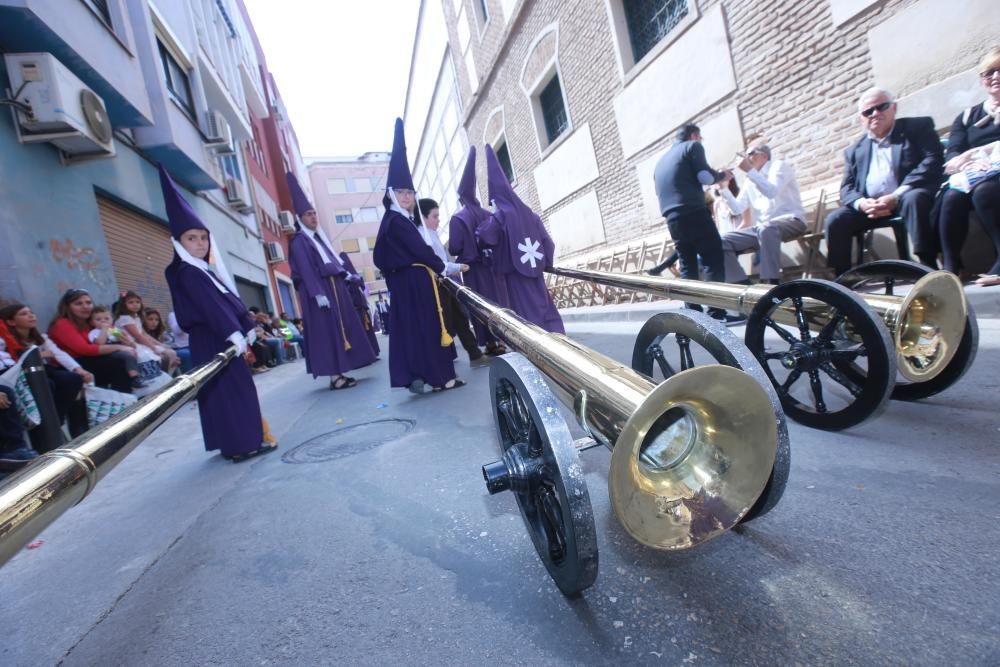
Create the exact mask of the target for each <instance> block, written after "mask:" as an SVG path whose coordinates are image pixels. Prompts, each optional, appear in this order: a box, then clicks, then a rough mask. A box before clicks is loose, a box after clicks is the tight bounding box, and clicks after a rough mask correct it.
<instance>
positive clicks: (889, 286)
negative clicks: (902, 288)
mask: <svg viewBox="0 0 1000 667" xmlns="http://www.w3.org/2000/svg"><path fill="white" fill-rule="evenodd" d="M895 288H896V278H895V276H889V277H887V278H886V279H885V293H886V294H887V295H888V296H892V295H893V293H894V292H895Z"/></svg>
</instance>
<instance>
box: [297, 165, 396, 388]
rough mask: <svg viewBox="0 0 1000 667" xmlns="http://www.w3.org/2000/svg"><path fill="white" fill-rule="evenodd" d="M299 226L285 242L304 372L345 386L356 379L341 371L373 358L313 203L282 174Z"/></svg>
mask: <svg viewBox="0 0 1000 667" xmlns="http://www.w3.org/2000/svg"><path fill="white" fill-rule="evenodd" d="M286 178H287V180H288V187H289V189H290V190H291V192H292V202H293V204H294V205H295V213H296V214H297V215H298V216H299V222H300V223H301V224H302V226H303V227H304V228H305V229H302V228H300V229H299V231H298V232H297V233H296V234H295V236H294V237H292V240H291V241H290V242H289V244H288V263H289V264H290V265H291V267H292V282H293V283H294V284H295V291H296V292H297V293H298V295H299V303H300V304H301V305H302V319H303V320H305V323H306V333H305V340H304V341H303V342H304V345H303V352H304V354H305V358H306V371H307V372H309V373H311V374H312V376H313V377H314V378H315V377H319V376H321V375H329V376H330V389H348V388H350V387H353V386H354V385H356V384H357V383H358V382H357V380H355V379H354V378H352V377H349V376H347V375H344V373H345V372H347V371H350V370H353V369H355V368H361V367H362V366H367V365H368V364H371V363H374V362H375V360H376V359H377V356H376V353H375V350H374V349H372V345H371V343H370V342H369V341H368V337H367V336H365V331H364V326H363V325H362V323H361V320H360V319H359V318H358V313H357V311H356V310H355V309H354V305H353V303H352V301H351V294H350V292H348V290H347V283H346V282H345V279H346V278H347V270H346V269H345V268H344V265H343V264H341V262H340V259H339V258H338V257H337V255H336V254H335V253H334V251H333V244H332V243H331V242H330V239H329V238H327V236H326V232H325V231H323V228H322V227H321V226H320V224H319V217H318V215H317V214H316V207H315V206H313V205H312V203H311V202H310V201H309V199H308V198H307V197H306V194H305V192H303V190H302V187H301V186H300V185H299V182H298V179H296V178H295V175H294V174H292V173H289V174H287V175H286Z"/></svg>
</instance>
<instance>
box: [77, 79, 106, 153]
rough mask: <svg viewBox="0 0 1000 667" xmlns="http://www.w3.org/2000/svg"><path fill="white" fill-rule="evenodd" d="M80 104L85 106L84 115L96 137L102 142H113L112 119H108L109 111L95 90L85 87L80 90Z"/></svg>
mask: <svg viewBox="0 0 1000 667" xmlns="http://www.w3.org/2000/svg"><path fill="white" fill-rule="evenodd" d="M80 106H81V107H82V108H83V117H84V118H85V119H86V121H87V127H89V128H90V131H91V132H93V133H94V138H96V139H97V140H98V141H100V142H101V143H102V144H107V143H110V142H111V121H110V120H108V112H107V111H106V110H105V108H104V102H103V101H102V100H101V98H100V97H98V96H97V95H96V94H95V93H94V91H92V90H89V89H87V88H84V89H83V90H82V91H80Z"/></svg>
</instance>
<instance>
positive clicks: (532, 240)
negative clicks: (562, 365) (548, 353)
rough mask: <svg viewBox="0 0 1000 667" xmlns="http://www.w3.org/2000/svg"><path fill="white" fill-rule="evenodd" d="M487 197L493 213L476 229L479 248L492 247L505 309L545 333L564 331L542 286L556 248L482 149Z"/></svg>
mask: <svg viewBox="0 0 1000 667" xmlns="http://www.w3.org/2000/svg"><path fill="white" fill-rule="evenodd" d="M486 166H487V176H488V177H489V181H488V184H489V193H490V194H489V196H490V199H491V200H492V201H493V203H494V207H495V209H496V210H495V211H494V212H493V214H492V215H490V217H489V219H488V220H486V221H485V222H483V223H481V224H480V225H479V228H478V230H477V231H478V234H479V241H480V243H481V245H482V246H485V247H487V248H491V249H493V257H492V259H493V270H494V271H495V272H497V273H499V274H501V275H502V276H503V278H504V281H503V282H504V287H506V290H507V299H508V302H509V306H510V308H511V309H513V310H514V312H516V313H517V314H518V315H520V316H521V317H523V318H524V319H526V320H528V321H529V322H533V323H534V324H537V325H538V326H540V327H542V328H543V329H545V330H547V331H552V332H555V333H566V329H565V327H564V326H563V322H562V318H561V317H559V311H558V310H556V307H555V304H554V303H552V297H551V296H550V295H549V290H548V288H547V287H546V286H545V273H544V270H545V268H546V267H549V266H552V264H553V261H554V259H555V244H554V243H553V242H552V238H551V237H550V236H549V233H548V232H547V231H546V230H545V226H544V225H543V224H542V220H541V218H539V217H538V216H537V215H536V214H535V213H534V212H533V211H532V210H531V209H530V208H528V207H527V206H526V205H525V204H524V202H522V201H521V199H520V198H519V197H518V196H517V194H515V192H514V190H513V188H511V187H510V183H509V182H508V181H507V177H506V176H504V173H503V170H502V169H501V168H500V162H499V161H497V157H496V155H495V154H494V153H493V149H492V148H491V147H489V146H487V147H486Z"/></svg>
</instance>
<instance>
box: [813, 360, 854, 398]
mask: <svg viewBox="0 0 1000 667" xmlns="http://www.w3.org/2000/svg"><path fill="white" fill-rule="evenodd" d="M820 369H821V370H822V371H823V372H824V373H826V374H827V375H829V376H830V377H831V378H832V379H833V381H834V382H836V383H837V384H839V385H841V386H843V387H844V388H845V389H847V391H849V392H850V393H851V396H854V397H855V398H857V397H858V396H859V395H860V394H861V391H862V389H861V387H859V386H858V385H856V384H855V383H854V382H853V381H851V379H850V378H849V377H847V376H846V375H844V374H843V373H841V372H840V371H839V370H837V368H836V367H835V366H834V365H833V364H831V363H825V364H822V365H820Z"/></svg>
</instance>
